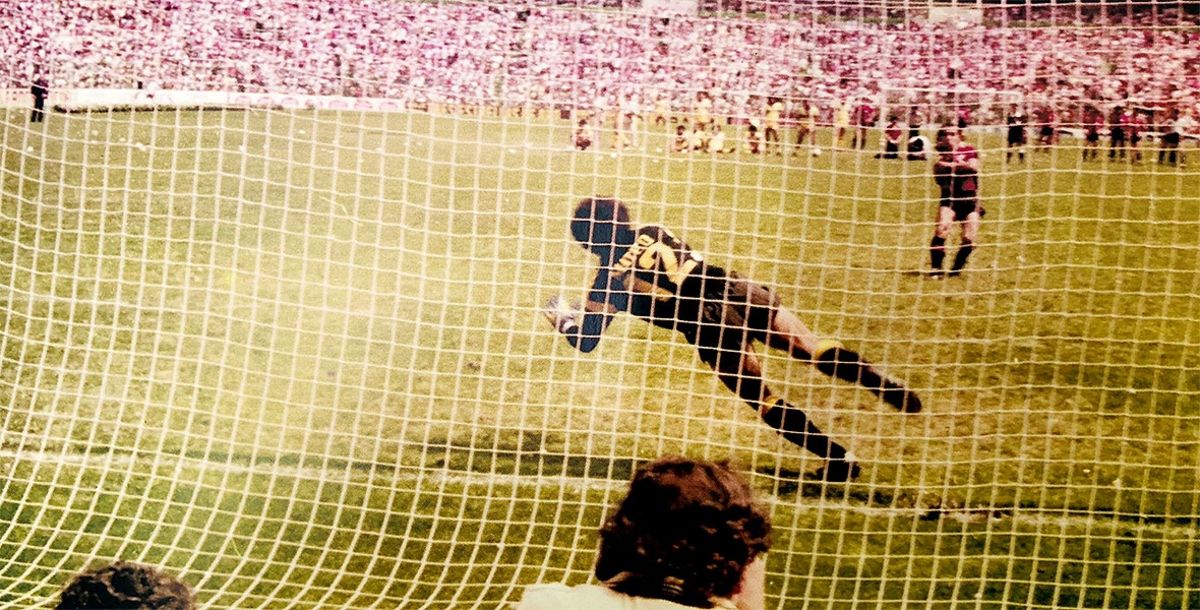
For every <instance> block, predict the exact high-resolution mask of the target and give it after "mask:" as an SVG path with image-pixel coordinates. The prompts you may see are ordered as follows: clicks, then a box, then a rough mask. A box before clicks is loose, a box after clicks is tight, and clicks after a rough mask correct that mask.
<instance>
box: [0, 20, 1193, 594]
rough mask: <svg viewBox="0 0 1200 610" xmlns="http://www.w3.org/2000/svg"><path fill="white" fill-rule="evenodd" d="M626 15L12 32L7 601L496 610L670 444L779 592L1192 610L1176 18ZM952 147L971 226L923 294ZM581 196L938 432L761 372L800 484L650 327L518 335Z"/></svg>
mask: <svg viewBox="0 0 1200 610" xmlns="http://www.w3.org/2000/svg"><path fill="white" fill-rule="evenodd" d="M642 8H643V7H641V6H640V5H635V4H633V3H626V2H596V3H553V2H519V3H517V2H511V3H509V2H441V1H437V2H403V1H399V0H366V1H355V2H348V1H335V2H328V1H322V2H312V1H309V0H244V1H239V2H224V1H221V2H217V1H215V0H214V1H205V0H172V1H166V0H142V1H138V2H134V1H131V0H87V1H84V0H75V1H71V2H50V1H48V0H13V1H9V2H5V3H3V4H0V22H2V23H3V24H4V27H2V28H0V49H2V50H3V56H4V57H7V58H9V61H7V62H4V63H3V64H2V65H0V78H3V82H4V85H3V86H4V87H6V89H5V90H4V92H3V115H2V116H3V125H2V128H3V135H2V136H0V160H2V164H3V177H2V182H0V302H2V305H3V306H2V307H0V353H2V354H3V356H2V357H3V366H2V367H0V523H2V524H3V525H4V527H3V528H0V556H2V557H4V558H5V560H4V561H3V562H0V607H12V608H28V607H51V606H53V605H54V604H55V603H56V599H57V595H58V592H59V590H60V589H61V588H62V587H63V586H64V585H65V584H66V582H67V581H68V580H69V579H70V578H71V577H72V576H73V575H74V574H76V573H78V572H79V571H80V570H82V569H85V568H87V567H90V566H95V565H98V564H101V563H104V562H108V561H111V560H114V559H125V560H130V561H136V562H141V563H146V564H151V565H156V566H160V567H162V568H163V569H165V570H167V571H168V572H170V573H172V574H174V575H176V576H178V577H179V578H180V579H182V580H183V581H184V582H186V583H187V584H188V585H189V586H190V587H192V588H193V589H194V590H195V591H196V595H197V597H198V599H199V600H200V602H201V605H202V607H207V608H269V607H291V608H331V607H345V608H397V607H403V608H500V607H511V606H514V605H515V604H516V603H518V601H519V600H520V598H521V595H522V591H523V590H524V588H525V587H526V586H527V585H529V584H532V583H535V582H566V583H569V584H579V583H584V582H589V578H590V574H591V568H592V563H593V561H594V559H595V548H596V542H597V538H596V530H597V528H598V526H599V525H600V523H601V522H602V520H603V519H604V517H605V515H606V514H607V512H608V511H609V509H610V507H611V506H612V505H613V503H614V502H615V501H617V500H618V499H619V498H620V497H621V495H622V494H623V492H624V489H625V485H626V482H627V481H628V479H629V476H630V474H631V472H632V471H633V469H634V468H635V467H636V465H637V464H638V463H640V462H642V461H644V460H647V459H651V458H654V457H658V456H661V455H665V454H686V455H691V456H696V457H704V458H711V459H729V460H731V461H732V462H733V464H734V465H735V466H736V467H737V468H738V469H739V470H741V471H743V472H745V473H746V474H747V476H748V477H749V479H750V480H751V483H752V485H753V486H754V488H755V490H756V492H758V493H759V494H760V497H761V498H762V500H763V502H764V504H765V506H767V508H768V509H769V511H770V513H771V516H772V519H773V522H774V525H775V538H774V547H773V550H772V552H771V553H770V555H769V563H768V600H769V605H770V607H777V608H793V607H800V606H804V607H806V608H845V607H864V606H870V607H914V606H922V607H923V606H936V607H946V608H982V607H995V606H1010V607H1022V608H1085V607H1087V608H1091V607H1097V608H1099V607H1104V608H1191V607H1197V605H1200V597H1197V591H1200V554H1198V552H1197V548H1198V545H1197V537H1198V535H1200V525H1198V519H1200V495H1198V491H1197V490H1198V489H1200V486H1198V485H1197V481H1198V480H1200V462H1198V459H1200V458H1198V456H1200V451H1197V449H1198V448H1200V419H1198V418H1197V415H1196V407H1197V405H1198V404H1200V374H1198V371H1200V357H1198V356H1197V354H1200V350H1198V349H1197V347H1198V345H1200V323H1198V322H1197V320H1200V298H1198V297H1197V295H1198V294H1200V271H1198V269H1200V247H1198V242H1197V239H1196V236H1197V235H1200V175H1198V174H1197V171H1196V169H1195V168H1196V167H1197V165H1196V163H1197V162H1200V150H1197V134H1198V133H1200V129H1198V128H1197V127H1196V118H1197V117H1198V115H1197V112H1198V111H1200V109H1198V108H1197V107H1196V103H1197V102H1196V100H1197V99H1198V96H1197V93H1200V52H1198V51H1197V49H1198V48H1200V46H1198V45H1197V41H1200V26H1198V25H1197V11H1196V6H1195V4H1194V3H1188V2H1168V1H1152V2H1059V3H1042V2H1038V3H1033V2H1024V3H1020V2H1017V3H1014V2H1008V3H1005V4H1003V5H997V4H991V3H982V2H947V3H943V2H929V1H916V0H907V1H903V2H883V1H878V2H866V1H850V0H838V1H836V2H829V1H825V0H822V1H819V2H818V1H816V0H805V1H800V0H798V1H795V2H788V3H780V2H767V1H764V2H708V1H704V2H698V3H688V2H679V3H672V2H656V3H654V5H653V11H652V12H649V13H648V12H647V11H645V10H642ZM42 92H45V94H46V95H45V98H44V100H43V99H42V97H43V96H42V95H41V93H42ZM39 108H44V112H43V111H42V110H39ZM892 115H897V119H898V123H903V126H902V127H903V128H902V129H901V133H902V134H903V136H904V138H903V140H902V142H903V148H901V149H900V151H899V154H897V155H896V158H894V159H893V158H891V156H890V155H889V154H888V151H887V148H886V146H887V144H886V142H887V141H888V139H889V138H890V133H891V132H892V131H893V127H892V126H889V124H888V119H889V118H890V117H891V116H892ZM960 121H961V125H960ZM947 123H948V124H950V125H951V127H952V128H953V130H956V131H957V130H960V129H961V132H960V133H961V135H962V138H963V139H964V140H965V141H966V142H968V143H969V144H970V145H972V146H973V147H974V148H975V149H976V150H978V151H979V155H980V159H981V169H980V172H979V183H980V196H981V203H982V205H983V207H984V208H985V209H986V214H985V215H984V217H983V219H982V222H981V228H980V230H979V233H978V237H977V238H976V240H975V243H976V249H975V251H974V253H973V254H972V255H971V257H970V259H969V261H968V263H967V266H966V268H965V270H964V273H963V274H962V275H961V276H960V277H954V278H945V279H943V280H936V279H933V278H932V277H930V275H929V274H928V273H927V271H928V268H929V260H930V239H931V237H932V236H933V234H934V225H935V219H936V215H937V207H938V204H937V201H938V191H937V186H936V184H935V181H934V179H933V170H932V167H933V161H934V159H935V154H934V153H933V151H932V147H933V146H934V145H935V142H936V140H937V135H936V132H937V131H938V130H939V127H940V126H942V125H943V124H947ZM895 129H900V126H899V125H897V126H895ZM910 130H915V132H916V133H915V136H918V137H923V138H924V140H923V142H922V144H921V145H922V149H921V151H919V152H921V153H922V154H921V155H920V156H916V157H913V156H910V153H912V152H914V151H912V150H910V149H909V148H908V146H909V144H910V142H911V141H912V140H911V136H913V135H914V134H913V133H912V132H911V131H910ZM1017 136H1019V137H1020V139H1019V141H1018V139H1017ZM597 195H611V196H615V197H618V198H620V199H621V200H623V201H625V202H627V203H628V204H629V205H630V208H631V209H632V211H633V215H634V219H635V221H636V222H638V223H640V224H658V225H663V226H665V227H668V228H670V229H671V230H672V231H673V232H674V233H675V234H676V235H677V236H679V237H680V238H681V239H683V240H685V241H686V242H687V243H688V244H689V245H690V246H691V247H692V248H694V249H695V250H696V251H698V252H702V253H703V255H704V258H705V260H706V261H708V262H710V263H711V264H715V265H720V266H722V267H724V268H727V269H736V270H737V271H738V272H739V273H741V274H742V275H743V276H745V277H748V278H752V279H753V280H754V281H756V282H759V283H762V284H763V285H766V286H769V287H771V289H772V290H773V292H774V294H775V295H776V296H777V297H778V298H779V300H780V302H781V304H782V305H783V306H784V307H786V308H787V309H788V310H790V311H792V312H794V313H795V314H796V315H797V317H798V318H799V319H801V320H802V321H803V322H804V323H805V324H806V325H807V326H809V327H811V328H812V329H813V331H814V332H815V333H816V334H817V335H818V336H820V337H822V338H831V339H836V340H839V341H841V343H842V344H843V345H845V346H846V347H848V348H852V349H854V350H856V351H858V352H859V353H861V354H862V355H863V356H864V357H866V358H867V359H869V360H871V361H872V362H874V363H875V365H876V366H877V367H878V368H879V369H880V370H882V371H884V372H885V373H886V374H888V375H891V376H893V377H895V378H897V379H899V380H902V381H903V382H904V383H906V384H907V385H908V386H909V387H911V388H912V389H913V390H914V391H916V392H917V393H918V394H920V395H921V397H922V399H923V401H924V403H925V411H924V412H922V413H920V414H915V415H910V414H900V413H896V412H895V411H894V410H893V409H891V408H890V407H889V406H887V405H886V404H884V403H883V402H881V401H879V400H878V399H877V398H876V397H874V396H873V395H871V394H870V393H868V392H866V391H864V390H863V389H862V388H860V387H856V385H855V384H853V383H847V382H843V381H839V380H836V379H833V378H831V377H828V376H825V375H823V374H821V373H820V372H819V371H818V370H817V369H816V368H815V367H813V366H812V365H811V363H810V362H808V361H806V360H804V359H798V358H793V357H790V356H789V355H788V354H787V353H786V352H783V351H779V350H770V349H767V348H765V347H763V346H761V345H759V346H758V347H757V348H756V353H757V357H758V359H759V360H761V362H762V365H763V370H764V375H763V376H764V378H765V379H766V382H767V383H768V384H769V386H770V388H771V390H772V392H773V393H774V394H776V395H779V396H782V397H786V398H787V400H788V401H789V402H790V403H792V404H795V405H798V406H801V407H803V409H804V410H805V411H806V412H807V413H808V414H809V416H810V417H811V418H812V419H813V421H815V422H816V423H817V424H818V425H819V426H820V427H821V428H822V429H823V430H825V431H827V432H828V433H829V434H830V436H831V437H832V438H833V439H834V440H836V441H838V442H839V443H842V444H844V445H845V446H847V447H848V448H849V449H850V450H851V451H852V452H853V453H854V455H855V456H856V457H857V459H858V460H859V461H860V462H861V464H862V466H863V472H862V474H861V476H860V477H859V478H858V479H857V480H856V481H854V482H852V483H850V484H848V485H845V486H840V487H835V488H830V489H824V488H822V487H821V486H819V485H812V484H805V483H801V481H803V477H804V474H805V473H808V472H812V471H815V470H816V469H817V468H818V467H820V466H821V463H820V460H819V459H817V457H816V456H814V455H812V454H810V453H808V452H806V451H804V450H803V449H801V448H800V447H797V446H795V445H793V444H791V443H788V442H787V441H785V440H784V439H782V438H780V436H779V435H777V434H776V432H775V431H774V430H772V429H771V428H770V427H769V426H768V425H766V424H765V423H763V421H762V420H760V419H759V417H758V415H757V414H756V412H755V410H754V409H753V408H748V407H747V405H746V404H745V403H744V402H742V401H741V400H740V399H739V398H738V397H737V396H736V395H735V394H734V393H732V392H730V391H729V390H727V389H726V387H725V386H724V385H722V383H721V382H720V381H719V380H718V378H717V376H715V375H714V374H713V372H712V371H711V370H710V369H709V367H708V366H707V365H705V364H704V362H703V361H702V360H701V359H700V358H699V357H698V356H697V352H696V350H695V348H693V347H692V346H691V345H689V344H688V342H687V341H686V340H685V339H684V338H683V337H682V336H680V335H679V334H678V333H675V332H672V331H670V330H666V329H662V328H657V327H653V326H651V325H648V324H646V323H644V322H643V321H642V320H639V319H637V318H636V317H634V316H631V315H621V316H618V317H616V318H615V320H614V322H613V324H612V325H611V326H610V327H609V328H608V330H607V332H606V333H605V336H604V338H603V340H602V341H601V342H600V344H599V345H598V347H597V348H596V349H595V350H594V351H591V352H589V353H582V352H580V351H578V350H575V349H573V348H572V347H571V346H570V345H569V344H568V343H567V342H566V341H565V340H564V339H563V338H562V337H561V336H559V334H558V333H557V332H555V330H554V329H553V328H551V326H550V325H548V324H547V323H546V321H545V319H543V317H542V315H541V314H540V309H541V307H542V305H543V303H545V302H546V300H547V299H549V298H550V297H552V296H554V295H558V294H562V295H567V296H568V297H569V298H582V297H584V295H585V291H586V289H587V288H588V287H589V286H590V282H591V280H592V277H593V275H594V273H595V272H596V267H597V262H596V259H595V258H594V257H592V256H589V255H588V254H587V253H586V252H585V251H583V250H581V249H580V248H579V247H578V246H577V245H576V244H575V243H574V242H573V240H572V238H571V235H570V233H569V231H568V219H569V216H570V214H571V211H572V210H573V209H574V207H575V205H576V203H577V202H578V201H579V200H580V199H582V198H584V197H591V196H597ZM961 228H962V227H961V226H960V225H959V224H958V223H952V225H951V227H950V232H949V239H948V243H947V255H948V259H947V263H946V265H947V267H949V265H950V261H952V260H953V259H954V257H955V254H956V252H957V249H958V247H959V240H960V237H961Z"/></svg>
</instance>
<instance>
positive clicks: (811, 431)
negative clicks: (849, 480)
mask: <svg viewBox="0 0 1200 610" xmlns="http://www.w3.org/2000/svg"><path fill="white" fill-rule="evenodd" d="M767 400H771V399H770V398H768V399H767ZM764 406H765V405H764ZM760 415H761V416H762V419H763V421H764V422H766V423H767V424H768V425H769V426H771V427H772V428H775V430H776V431H778V432H779V434H780V435H781V436H783V438H785V439H787V440H788V441H790V442H791V443H794V444H796V445H799V446H801V447H804V448H805V449H807V450H808V451H810V452H812V453H814V454H816V455H817V456H820V457H822V458H825V459H826V460H842V461H844V460H845V459H846V448H845V447H842V446H841V445H839V444H837V443H836V442H834V441H833V440H832V439H830V438H829V437H828V436H826V435H825V433H824V432H821V430H820V429H818V428H817V427H816V426H815V425H813V423H812V421H811V420H809V419H808V415H806V414H805V413H804V411H802V410H800V409H799V408H797V407H795V406H793V405H791V404H788V402H787V401H786V400H783V399H782V398H780V399H777V400H775V401H774V402H773V403H772V404H771V406H769V407H766V408H765V409H764V410H762V411H761V412H760Z"/></svg>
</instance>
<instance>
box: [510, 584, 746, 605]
mask: <svg viewBox="0 0 1200 610" xmlns="http://www.w3.org/2000/svg"><path fill="white" fill-rule="evenodd" d="M713 607H714V608H720V609H722V610H736V608H737V606H734V605H733V602H731V601H729V600H717V601H716V602H715V605H714V606H713ZM516 610H695V609H694V608H692V607H691V606H684V605H682V604H677V603H675V602H672V601H667V600H665V599H648V598H645V597H630V596H628V595H625V594H624V593H618V592H616V591H613V590H612V589H609V588H608V587H602V586H599V585H579V586H576V587H568V586H567V585H532V586H530V587H528V588H527V589H525V596H524V597H523V598H521V603H519V604H517V609H516Z"/></svg>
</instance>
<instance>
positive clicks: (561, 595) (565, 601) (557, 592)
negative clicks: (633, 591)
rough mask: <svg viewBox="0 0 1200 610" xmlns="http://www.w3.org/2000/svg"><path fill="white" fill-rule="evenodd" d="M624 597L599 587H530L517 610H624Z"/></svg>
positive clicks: (558, 585)
mask: <svg viewBox="0 0 1200 610" xmlns="http://www.w3.org/2000/svg"><path fill="white" fill-rule="evenodd" d="M622 597H624V596H622V595H621V594H619V593H616V592H614V591H612V590H610V589H608V588H607V587H601V586H598V585H577V586H574V587H571V586H567V585H563V584H545V585H530V586H529V587H527V588H526V589H525V595H524V596H523V597H522V598H521V603H520V604H518V605H517V610H558V609H559V608H591V609H595V610H607V609H608V608H616V609H620V608H622V605H621V603H620V598H622Z"/></svg>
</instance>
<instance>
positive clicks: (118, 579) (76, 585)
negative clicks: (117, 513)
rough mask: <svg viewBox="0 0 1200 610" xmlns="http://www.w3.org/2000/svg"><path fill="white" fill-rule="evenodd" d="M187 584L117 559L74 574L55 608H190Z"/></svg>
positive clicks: (146, 567)
mask: <svg viewBox="0 0 1200 610" xmlns="http://www.w3.org/2000/svg"><path fill="white" fill-rule="evenodd" d="M195 607H196V602H195V599H194V598H193V597H192V592H191V590H190V589H188V587H187V585H185V584H183V583H182V582H179V581H178V580H175V579H174V578H172V577H171V576H168V575H166V574H164V573H162V572H160V571H158V570H157V569H155V568H153V567H150V566H145V565H139V564H136V563H129V562H125V561H117V562H114V563H111V564H108V565H105V566H101V567H99V568H94V569H91V570H88V571H86V572H83V573H81V574H79V575H77V576H76V577H75V578H74V580H72V581H71V583H70V584H68V585H67V586H66V588H64V589H63V591H62V594H61V599H60V600H59V602H58V606H56V608H57V610H100V609H103V610H193V609H194V608H195Z"/></svg>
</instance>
